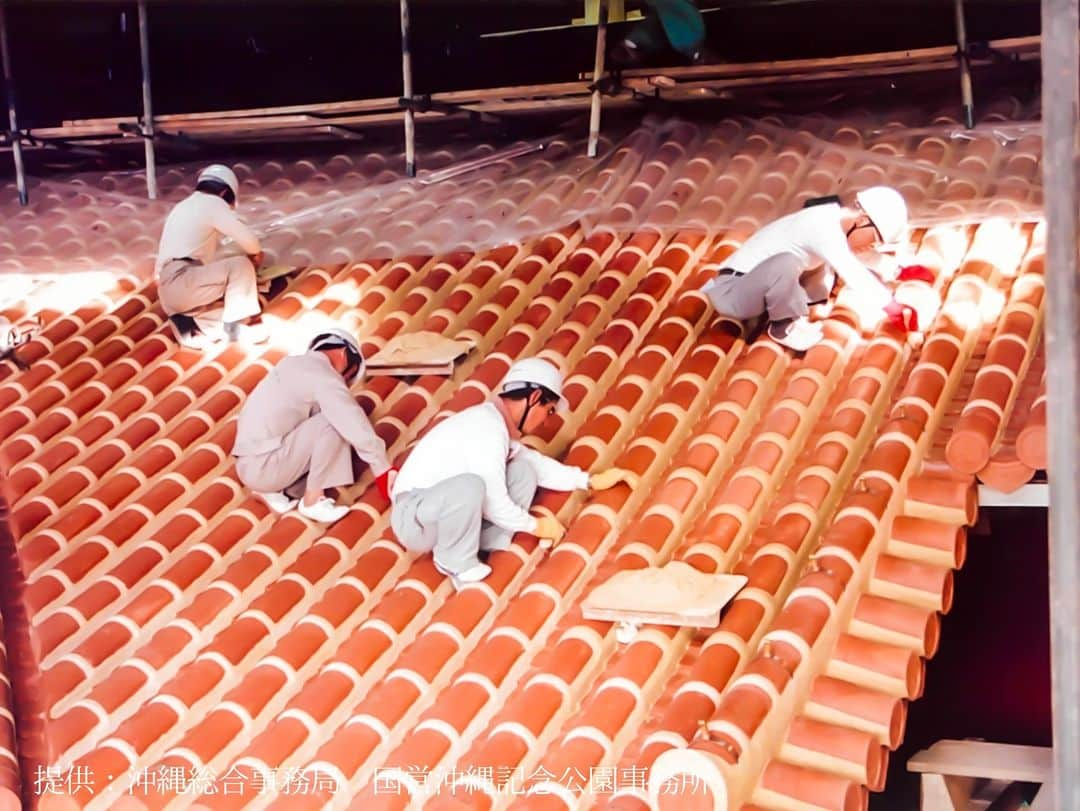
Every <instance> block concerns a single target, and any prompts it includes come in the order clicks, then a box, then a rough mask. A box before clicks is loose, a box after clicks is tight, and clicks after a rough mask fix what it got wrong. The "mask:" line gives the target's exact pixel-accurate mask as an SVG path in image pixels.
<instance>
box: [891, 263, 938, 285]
mask: <svg viewBox="0 0 1080 811" xmlns="http://www.w3.org/2000/svg"><path fill="white" fill-rule="evenodd" d="M896 280H897V281H898V282H926V283H927V284H933V283H934V272H933V271H932V270H930V268H928V267H926V265H906V266H904V267H902V268H900V273H899V274H897V276H896Z"/></svg>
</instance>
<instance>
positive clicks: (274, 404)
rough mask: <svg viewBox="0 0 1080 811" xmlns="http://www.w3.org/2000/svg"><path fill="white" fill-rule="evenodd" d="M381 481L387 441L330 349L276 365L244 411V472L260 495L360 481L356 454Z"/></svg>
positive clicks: (240, 424) (238, 443)
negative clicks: (332, 358) (351, 389)
mask: <svg viewBox="0 0 1080 811" xmlns="http://www.w3.org/2000/svg"><path fill="white" fill-rule="evenodd" d="M353 450H355V451H356V454H357V456H359V457H360V459H361V460H362V461H364V462H366V463H367V464H368V466H369V467H370V468H371V472H372V473H373V474H374V475H376V476H379V475H381V474H383V473H385V472H386V471H387V470H389V468H390V462H389V461H388V460H387V458H386V444H385V443H384V442H383V441H382V439H380V438H379V436H378V435H377V434H376V433H375V430H374V429H373V428H372V427H371V422H370V421H369V420H368V417H367V414H366V413H364V410H363V409H362V408H360V406H359V405H358V404H357V402H356V400H354V399H353V396H352V394H351V393H350V392H349V387H348V386H347V385H346V384H345V380H344V379H343V378H342V376H341V375H340V374H339V373H338V372H337V371H335V370H334V367H333V366H332V365H331V364H330V359H329V358H328V357H327V356H326V354H325V353H324V352H318V351H311V352H307V353H305V354H303V355H292V356H290V357H287V358H285V359H283V360H282V361H281V362H280V363H279V364H278V365H277V366H275V367H274V368H273V369H272V370H271V372H270V374H268V375H267V376H266V377H265V378H264V379H263V380H262V381H261V382H260V383H259V385H257V386H256V387H255V390H254V391H252V392H251V395H250V396H249V397H248V399H247V401H246V402H245V403H244V405H243V407H242V408H241V409H240V416H239V418H238V419H237V425H236V440H235V442H234V443H233V451H232V453H233V456H235V457H236V474H237V476H238V477H239V478H240V481H242V482H243V483H244V484H245V485H247V486H248V487H250V488H252V489H253V490H258V491H260V492H279V491H284V492H286V493H287V494H288V495H290V496H292V497H293V498H299V497H300V496H302V495H303V493H304V491H305V489H312V490H319V491H321V490H325V489H326V488H328V487H343V486H346V485H350V484H352V483H353V482H354V481H355V476H354V474H353V466H352V451H353Z"/></svg>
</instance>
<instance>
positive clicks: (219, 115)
mask: <svg viewBox="0 0 1080 811" xmlns="http://www.w3.org/2000/svg"><path fill="white" fill-rule="evenodd" d="M587 85H588V83H587V82H585V81H578V82H555V83H552V84H531V85H513V86H510V87H492V88H481V89H475V90H455V91H451V92H447V93H434V94H432V96H431V97H432V99H434V100H436V101H444V102H447V103H449V104H470V103H473V102H478V101H490V100H493V99H523V98H534V97H536V96H545V95H561V94H564V93H570V92H581V93H587V92H588V86H587ZM398 106H399V105H398V97H397V96H384V97H380V98H375V99H356V100H353V101H337V102H325V103H315V104H294V105H291V106H287V107H252V108H248V109H240V110H219V111H217V112H202V113H172V114H169V115H160V116H155V117H154V120H155V122H159V123H160V122H169V123H176V122H187V121H205V120H216V119H226V118H249V117H253V116H267V115H273V116H283V115H313V114H314V115H334V114H338V113H362V112H375V111H381V110H395V109H398ZM135 123H137V119H136V118H134V117H133V116H120V117H116V118H82V119H72V120H68V121H64V122H63V124H64V127H71V128H76V129H77V128H84V127H88V128H100V127H102V126H111V127H117V126H119V125H120V124H135Z"/></svg>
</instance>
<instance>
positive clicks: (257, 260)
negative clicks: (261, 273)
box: [248, 251, 266, 270]
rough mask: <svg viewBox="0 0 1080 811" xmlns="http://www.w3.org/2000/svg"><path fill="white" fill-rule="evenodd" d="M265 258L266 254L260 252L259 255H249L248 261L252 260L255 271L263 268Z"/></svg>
mask: <svg viewBox="0 0 1080 811" xmlns="http://www.w3.org/2000/svg"><path fill="white" fill-rule="evenodd" d="M265 257H266V254H265V253H264V252H263V251H259V252H258V253H249V254H248V259H250V260H251V264H253V265H254V266H255V270H258V269H259V268H261V267H262V263H263V259H264V258H265Z"/></svg>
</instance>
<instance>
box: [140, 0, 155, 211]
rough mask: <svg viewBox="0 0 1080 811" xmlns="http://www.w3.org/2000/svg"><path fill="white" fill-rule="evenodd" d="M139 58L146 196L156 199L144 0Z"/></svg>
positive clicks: (152, 109)
mask: <svg viewBox="0 0 1080 811" xmlns="http://www.w3.org/2000/svg"><path fill="white" fill-rule="evenodd" d="M139 58H140V59H141V61H142V104H143V125H142V137H143V149H144V151H145V154H146V196H147V197H149V198H150V199H151V200H156V199H157V196H158V185H157V157H156V156H155V154H154V107H153V97H152V95H151V94H150V33H149V30H148V25H147V21H146V0H139Z"/></svg>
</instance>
